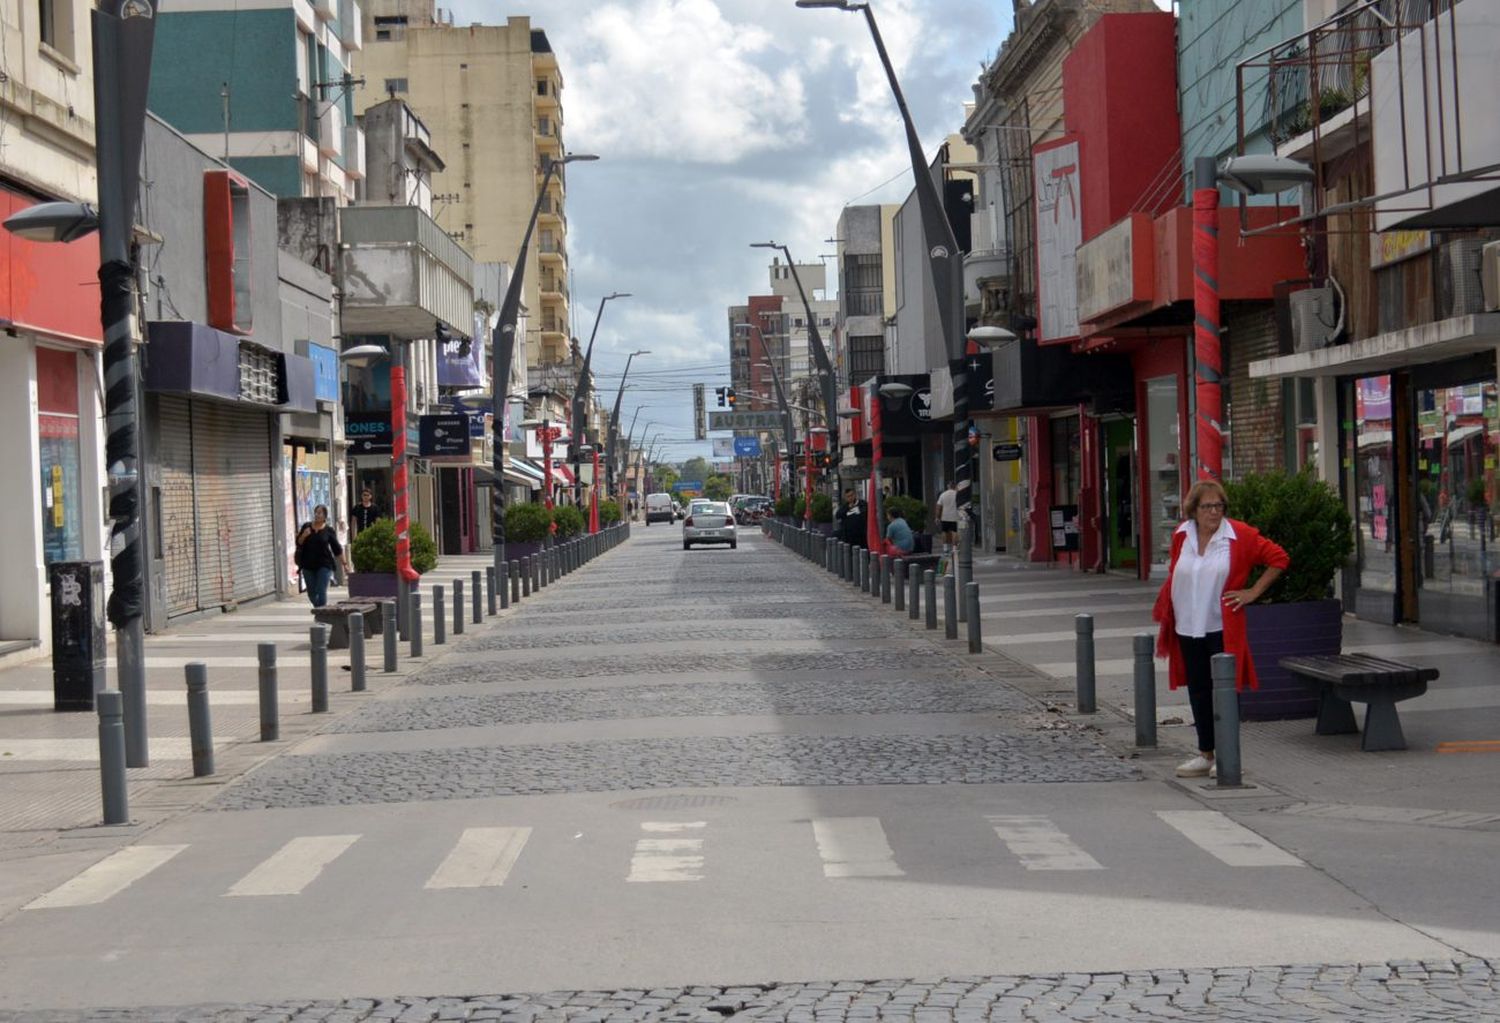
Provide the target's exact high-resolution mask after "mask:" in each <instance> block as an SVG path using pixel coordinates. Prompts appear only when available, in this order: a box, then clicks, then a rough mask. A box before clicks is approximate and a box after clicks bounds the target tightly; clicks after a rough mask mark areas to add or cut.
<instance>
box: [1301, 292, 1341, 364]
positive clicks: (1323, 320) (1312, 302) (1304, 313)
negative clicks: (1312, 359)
mask: <svg viewBox="0 0 1500 1023" xmlns="http://www.w3.org/2000/svg"><path fill="white" fill-rule="evenodd" d="M1288 301H1289V302H1290V303H1291V311H1292V348H1293V349H1294V350H1295V351H1299V352H1312V351H1316V350H1317V349H1319V348H1324V347H1327V345H1328V342H1329V341H1331V340H1333V332H1334V329H1335V328H1336V327H1338V323H1339V314H1338V308H1337V305H1336V300H1335V296H1334V293H1333V289H1332V288H1304V289H1302V290H1301V291H1294V292H1292V294H1291V295H1290V296H1289V298H1288Z"/></svg>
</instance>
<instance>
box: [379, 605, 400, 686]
mask: <svg viewBox="0 0 1500 1023" xmlns="http://www.w3.org/2000/svg"><path fill="white" fill-rule="evenodd" d="M380 639H381V645H382V646H383V647H384V648H385V649H384V653H385V663H384V664H383V665H382V667H383V669H384V670H385V671H388V672H390V671H395V670H396V642H397V640H398V639H399V637H398V636H397V635H396V602H395V601H394V600H386V601H382V602H381V605H380Z"/></svg>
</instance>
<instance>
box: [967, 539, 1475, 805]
mask: <svg viewBox="0 0 1500 1023" xmlns="http://www.w3.org/2000/svg"><path fill="white" fill-rule="evenodd" d="M974 580H975V581H976V582H978V583H979V590H980V603H981V607H982V612H981V620H982V621H983V624H984V641H985V645H986V647H988V648H990V649H993V650H995V651H997V652H1000V653H1003V654H1005V655H1007V656H1009V657H1011V658H1014V659H1015V660H1018V661H1021V662H1023V663H1024V664H1027V665H1030V666H1032V667H1034V668H1035V669H1036V670H1037V672H1038V679H1037V681H1036V682H1035V683H1034V684H1033V685H1032V686H1031V687H1030V688H1032V689H1033V691H1034V693H1035V695H1038V696H1041V697H1043V698H1044V699H1046V700H1048V701H1049V702H1051V703H1053V704H1054V705H1056V706H1057V707H1058V709H1059V710H1060V711H1061V712H1063V713H1065V714H1068V715H1073V712H1074V711H1075V710H1076V697H1075V694H1076V690H1075V688H1074V674H1075V671H1074V651H1075V640H1074V636H1075V632H1074V621H1073V617H1074V615H1076V614H1079V613H1083V612H1087V613H1089V614H1092V615H1093V616H1094V637H1095V663H1096V673H1097V689H1098V704H1099V713H1098V714H1096V715H1093V716H1092V717H1089V718H1082V717H1080V718H1079V720H1081V721H1087V722H1089V723H1091V724H1094V725H1097V726H1099V727H1101V728H1103V729H1104V730H1105V731H1107V732H1110V733H1112V738H1113V739H1115V740H1117V741H1118V742H1119V743H1120V744H1121V745H1125V746H1130V745H1132V744H1133V742H1134V723H1133V720H1132V715H1133V712H1134V695H1133V675H1132V670H1133V661H1132V655H1131V637H1133V636H1134V635H1135V634H1136V633H1138V632H1143V631H1145V632H1150V633H1151V634H1152V635H1153V636H1154V635H1155V634H1156V626H1155V623H1153V622H1152V621H1151V605H1152V603H1153V601H1154V600H1155V597H1156V592H1157V590H1158V588H1159V586H1160V583H1159V582H1141V581H1139V580H1137V579H1134V578H1131V577H1125V576H1118V575H1088V574H1082V573H1078V572H1072V571H1067V570H1060V569H1054V568H1051V567H1050V566H1036V565H1028V564H1023V563H1021V562H1017V561H1014V560H1011V559H1006V558H984V559H976V561H975V570H974ZM1344 650H1345V651H1346V652H1354V651H1364V652H1368V653H1373V654H1378V655H1381V656H1385V657H1393V658H1396V659H1399V660H1405V661H1411V662H1414V663H1417V664H1422V665H1432V666H1434V667H1436V668H1438V669H1439V670H1440V671H1441V672H1442V677H1441V678H1440V679H1438V680H1437V681H1436V682H1434V683H1432V684H1431V685H1430V686H1429V688H1428V692H1427V694H1426V695H1425V696H1422V697H1418V698H1417V699H1414V700H1408V701H1406V702H1404V703H1401V704H1399V705H1398V707H1399V712H1400V715H1401V725H1402V728H1403V730H1404V731H1405V733H1406V740H1407V744H1408V747H1409V748H1408V749H1406V750H1403V751H1399V752H1387V753H1365V752H1362V751H1361V750H1360V748H1359V741H1360V737H1359V736H1358V735H1339V736H1323V735H1316V734H1314V722H1313V721H1312V720H1311V719H1307V720H1300V721H1272V722H1246V723H1245V724H1244V726H1243V731H1242V733H1241V743H1242V747H1243V758H1244V768H1245V777H1246V780H1247V781H1248V782H1251V783H1252V784H1254V785H1255V786H1257V788H1256V789H1255V790H1252V791H1254V792H1259V793H1261V794H1267V790H1270V792H1271V793H1280V794H1281V795H1282V796H1283V797H1291V798H1293V799H1295V800H1300V801H1303V802H1304V803H1305V807H1304V808H1303V811H1304V812H1307V813H1311V814H1326V815H1329V816H1344V817H1349V816H1355V817H1368V818H1370V819H1374V820H1405V821H1418V820H1420V821H1421V822H1424V823H1429V824H1445V825H1447V826H1455V827H1459V826H1476V825H1479V826H1489V825H1492V824H1493V825H1500V786H1497V785H1495V783H1494V782H1495V778H1496V777H1497V776H1500V749H1492V750H1490V751H1488V752H1440V751H1439V749H1438V747H1439V744H1440V743H1444V742H1453V741H1459V740H1491V741H1495V740H1500V646H1496V645H1493V644H1488V643H1481V642H1478V641H1475V640H1469V639H1460V638H1454V637H1447V636H1441V635H1437V634H1435V633H1431V632H1423V631H1422V630H1420V629H1416V628H1412V627H1407V626H1386V625H1377V624H1374V623H1371V622H1366V621H1360V620H1358V619H1355V618H1353V617H1346V618H1345V619H1344ZM1156 663H1157V671H1156V678H1157V701H1158V715H1157V717H1158V721H1163V720H1166V721H1171V720H1177V721H1180V722H1181V724H1167V725H1162V726H1160V727H1159V728H1158V738H1159V742H1160V744H1161V751H1162V752H1159V753H1156V754H1143V759H1144V760H1147V761H1151V760H1159V761H1161V763H1160V764H1158V765H1157V766H1158V768H1159V769H1161V770H1163V771H1164V772H1165V773H1166V774H1167V775H1170V774H1171V770H1170V769H1171V767H1172V766H1174V765H1175V763H1176V762H1177V761H1178V760H1180V759H1182V758H1183V757H1185V756H1187V755H1188V754H1189V753H1190V751H1191V750H1192V748H1193V747H1194V746H1196V741H1195V739H1194V733H1193V729H1192V714H1191V712H1190V711H1189V710H1188V707H1187V693H1186V690H1179V691H1176V692H1173V691H1171V690H1169V689H1168V688H1167V679H1166V664H1165V662H1164V661H1158V662H1156ZM1356 716H1357V717H1358V718H1359V719H1360V720H1361V721H1363V717H1364V714H1363V710H1362V709H1359V708H1357V709H1356ZM1191 784H1193V785H1195V786H1196V787H1199V788H1201V787H1202V783H1201V782H1192V783H1191ZM1283 802H1285V799H1283Z"/></svg>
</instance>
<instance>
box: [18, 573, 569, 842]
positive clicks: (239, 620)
mask: <svg viewBox="0 0 1500 1023" xmlns="http://www.w3.org/2000/svg"><path fill="white" fill-rule="evenodd" d="M489 564H491V560H490V555H489V554H488V553H484V554H475V555H464V556H449V557H445V558H443V559H442V561H441V563H440V564H439V565H438V567H437V568H436V569H434V570H433V571H432V572H430V573H428V574H427V575H426V576H424V577H423V584H422V592H423V608H422V619H423V626H424V627H423V633H424V647H425V649H424V656H423V657H422V658H421V659H420V660H416V661H413V660H411V659H410V658H409V657H408V653H409V649H410V648H409V645H408V644H407V643H401V644H399V646H398V651H399V654H398V659H397V665H398V671H397V673H395V674H386V673H385V672H384V671H382V667H383V656H382V651H383V646H382V643H381V639H380V638H379V637H371V638H370V639H369V640H368V642H367V643H366V644H365V658H366V676H367V684H368V688H369V692H371V693H378V692H380V691H381V690H383V689H385V688H387V687H389V686H391V685H394V684H397V683H399V681H400V679H401V678H402V677H404V675H405V674H406V673H407V672H409V671H410V670H411V669H412V668H413V667H418V666H421V665H423V664H425V663H427V662H430V661H431V660H433V658H434V657H436V656H438V655H440V654H441V653H444V652H446V651H447V650H449V649H451V647H450V646H436V645H434V642H433V639H434V635H433V634H434V622H433V612H432V607H431V597H430V594H431V588H432V586H434V585H441V586H442V587H443V588H444V593H445V596H446V598H447V605H446V614H445V618H446V628H447V633H448V636H449V637H450V642H451V637H452V635H453V604H452V599H453V598H452V594H453V581H454V580H462V581H463V583H464V590H465V593H464V604H465V608H464V610H465V615H464V617H465V627H466V630H473V629H477V628H481V627H482V626H475V625H473V624H472V617H471V614H470V608H471V605H470V600H471V598H470V596H469V588H470V585H471V575H470V573H471V572H472V571H473V570H475V569H478V570H479V571H480V572H481V574H482V573H483V571H484V569H485V567H486V566H488V565H489ZM481 577H482V576H481ZM563 581H565V580H562V581H560V582H563ZM544 592H545V591H544ZM346 596H347V591H346V590H344V589H341V588H331V589H330V591H329V601H330V603H332V602H334V601H337V600H342V599H344V598H345V597H346ZM497 604H498V598H497ZM482 610H483V611H485V612H486V613H485V614H484V617H485V618H486V620H488V621H494V620H496V619H490V618H489V617H488V614H487V607H486V608H482ZM311 611H312V609H311V607H310V606H309V604H308V602H307V598H306V596H305V595H304V596H298V597H296V598H287V599H280V600H277V599H270V600H266V601H262V602H259V603H256V604H253V605H246V606H244V607H242V608H240V609H239V610H238V611H234V612H230V613H227V614H217V615H209V616H204V617H200V618H197V619H194V620H191V621H186V622H181V623H178V624H174V625H173V627H172V628H171V630H170V631H168V632H165V633H160V634H154V635H150V636H147V638H146V665H147V667H146V685H147V722H148V730H149V731H148V734H149V744H148V752H149V754H150V759H151V765H150V766H149V767H143V768H132V769H130V770H129V772H128V775H129V789H130V799H131V817H132V819H133V820H141V821H149V820H150V819H152V818H153V817H157V816H159V815H160V814H161V813H163V812H170V811H172V810H176V809H183V808H185V807H187V806H190V805H195V804H196V803H198V802H200V801H201V800H202V799H205V798H208V795H209V794H210V792H209V791H204V790H205V789H207V790H212V789H214V788H217V787H218V786H222V785H223V784H224V783H225V782H227V781H230V780H232V779H233V778H235V777H237V776H238V775H239V774H242V773H243V772H244V771H245V770H248V769H249V768H250V767H252V766H254V764H256V763H259V762H260V761H261V760H263V759H265V758H266V757H269V756H273V755H275V754H276V753H278V752H281V751H283V750H285V749H286V748H287V747H288V746H289V745H290V744H291V743H293V742H295V741H297V740H298V739H300V738H302V737H304V736H305V735H307V734H309V733H311V732H315V731H318V730H320V729H321V728H323V727H325V724H326V722H327V721H329V720H330V719H331V718H333V717H336V716H337V715H338V713H339V712H340V711H341V710H344V709H347V708H349V707H351V706H354V705H357V704H359V703H360V702H361V701H363V700H365V699H366V698H367V697H366V694H359V693H351V692H350V674H349V672H347V671H345V670H342V668H343V666H345V665H347V664H348V663H349V651H348V650H331V651H329V654H328V673H329V678H328V688H329V694H330V697H329V710H330V713H329V714H327V715H321V714H320V715H316V716H314V715H313V714H312V713H311V702H312V694H311V688H312V670H311V660H310V653H309V651H310V642H309V636H308V630H309V628H310V627H311V626H312V625H313V624H314V622H313V618H312V613H311ZM513 611H514V608H513V609H511V611H501V612H500V616H501V617H504V616H506V615H508V614H510V613H513ZM259 643H275V644H276V645H277V662H278V677H277V681H278V690H279V704H280V720H281V739H280V740H279V741H277V742H268V743H262V742H260V741H259V736H260V707H259V694H258V677H259V673H258V667H257V660H256V646H257V644H259ZM190 661H198V662H202V663H204V664H206V665H207V666H208V676H209V694H210V706H211V713H212V719H213V732H214V745H215V759H216V761H217V765H216V766H217V769H218V773H217V774H216V775H214V776H213V777H211V778H205V779H201V780H196V779H193V777H192V765H191V759H192V758H191V750H190V746H189V739H188V720H187V699H186V693H187V689H186V681H185V677H184V674H183V669H182V666H183V665H184V664H186V663H188V662H190ZM108 684H109V686H110V687H111V688H115V687H117V686H118V677H117V675H116V672H115V667H114V660H113V634H111V650H110V663H109V668H108ZM98 762H99V757H98V717H97V715H96V714H94V713H81V712H69V713H58V712H55V711H54V710H53V709H52V665H51V661H50V659H44V660H33V661H30V662H27V663H25V664H22V665H18V666H15V667H9V668H4V669H0V852H3V851H5V850H7V849H10V850H15V849H22V848H26V847H29V846H33V845H37V844H40V843H44V842H46V841H48V840H49V839H50V838H52V837H53V836H54V835H55V834H56V833H57V832H58V831H63V830H67V829H73V828H79V827H84V826H88V825H93V824H98V823H99V821H100V817H101V812H102V811H101V804H100V787H99V768H98Z"/></svg>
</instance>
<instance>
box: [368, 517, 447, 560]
mask: <svg viewBox="0 0 1500 1023" xmlns="http://www.w3.org/2000/svg"><path fill="white" fill-rule="evenodd" d="M409 534H410V537H411V567H412V568H414V569H416V570H417V571H418V572H431V571H432V570H433V569H434V568H436V567H437V544H435V543H433V542H432V534H431V533H429V532H427V527H426V526H424V525H422V524H421V523H420V522H413V523H412V524H411V528H410V530H409ZM349 559H350V560H351V561H353V562H354V571H356V572H385V573H391V572H395V571H396V521H395V520H394V519H377V520H376V521H375V522H373V523H372V524H371V525H370V526H369V528H367V529H361V530H360V531H359V535H358V536H356V537H355V538H354V542H353V543H352V544H350V545H349Z"/></svg>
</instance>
